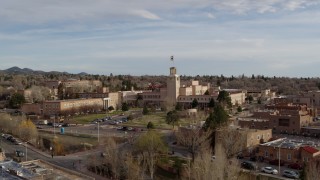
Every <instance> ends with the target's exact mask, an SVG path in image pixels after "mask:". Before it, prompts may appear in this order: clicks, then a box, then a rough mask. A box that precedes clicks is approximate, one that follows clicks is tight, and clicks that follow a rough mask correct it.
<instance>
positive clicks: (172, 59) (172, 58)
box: [170, 56, 174, 66]
mask: <svg viewBox="0 0 320 180" xmlns="http://www.w3.org/2000/svg"><path fill="white" fill-rule="evenodd" d="M170 60H171V61H172V64H173V66H174V57H173V56H171V57H170Z"/></svg>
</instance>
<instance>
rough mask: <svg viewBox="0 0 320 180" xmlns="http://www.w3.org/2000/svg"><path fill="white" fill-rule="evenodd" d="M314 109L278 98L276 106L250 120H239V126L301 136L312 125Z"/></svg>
mask: <svg viewBox="0 0 320 180" xmlns="http://www.w3.org/2000/svg"><path fill="white" fill-rule="evenodd" d="M312 114H313V112H312V109H310V108H307V106H306V105H301V104H292V103H288V102H287V100H286V99H283V98H276V99H275V100H274V104H270V105H266V106H265V109H264V110H258V111H255V112H254V113H253V116H251V117H248V118H238V125H239V126H241V127H248V128H252V129H272V130H273V132H276V133H290V134H300V133H301V129H302V127H306V126H309V125H310V124H311V123H312V119H313V117H312Z"/></svg>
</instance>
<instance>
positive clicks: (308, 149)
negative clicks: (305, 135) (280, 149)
mask: <svg viewBox="0 0 320 180" xmlns="http://www.w3.org/2000/svg"><path fill="white" fill-rule="evenodd" d="M303 150H305V151H307V152H308V153H310V154H314V153H316V152H318V151H319V150H318V149H316V148H314V147H311V146H305V147H303Z"/></svg>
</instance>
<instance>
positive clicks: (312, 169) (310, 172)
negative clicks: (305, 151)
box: [305, 159, 320, 180]
mask: <svg viewBox="0 0 320 180" xmlns="http://www.w3.org/2000/svg"><path fill="white" fill-rule="evenodd" d="M319 170H320V160H319V159H313V160H312V161H310V162H309V163H308V164H307V166H306V169H305V179H306V180H313V179H320V171H319Z"/></svg>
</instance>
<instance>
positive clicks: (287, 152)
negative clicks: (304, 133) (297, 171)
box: [256, 138, 320, 164]
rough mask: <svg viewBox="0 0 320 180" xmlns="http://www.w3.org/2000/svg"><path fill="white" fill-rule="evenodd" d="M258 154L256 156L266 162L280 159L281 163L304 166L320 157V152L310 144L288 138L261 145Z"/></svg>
mask: <svg viewBox="0 0 320 180" xmlns="http://www.w3.org/2000/svg"><path fill="white" fill-rule="evenodd" d="M256 152H257V153H256V156H258V157H260V158H263V159H266V160H278V159H279V158H280V160H281V161H283V162H286V163H288V164H291V163H299V164H303V163H304V162H309V161H311V160H312V159H314V158H316V157H319V155H320V151H319V150H318V149H316V148H315V147H313V146H312V145H311V144H310V143H308V142H302V141H295V140H290V139H286V138H283V139H277V140H274V141H270V142H267V143H264V144H260V145H259V148H258V149H257V151H256ZM279 152H280V157H279Z"/></svg>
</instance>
